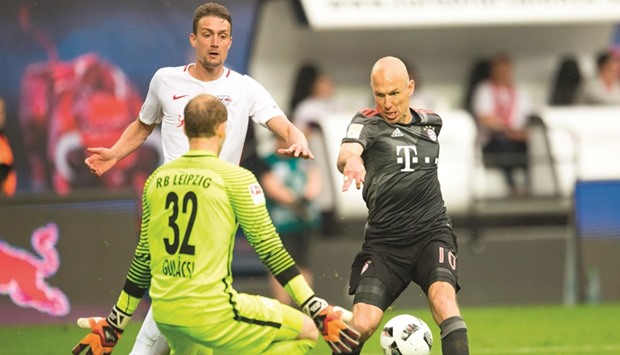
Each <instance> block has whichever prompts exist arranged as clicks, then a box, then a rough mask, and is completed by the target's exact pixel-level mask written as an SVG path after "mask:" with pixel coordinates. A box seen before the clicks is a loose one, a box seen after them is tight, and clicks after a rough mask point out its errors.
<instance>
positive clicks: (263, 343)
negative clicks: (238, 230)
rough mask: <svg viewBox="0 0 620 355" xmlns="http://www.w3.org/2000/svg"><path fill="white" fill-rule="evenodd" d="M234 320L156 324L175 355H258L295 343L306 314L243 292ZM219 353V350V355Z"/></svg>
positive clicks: (271, 300)
mask: <svg viewBox="0 0 620 355" xmlns="http://www.w3.org/2000/svg"><path fill="white" fill-rule="evenodd" d="M237 301H238V303H237V304H236V307H235V308H236V309H238V313H237V314H236V316H235V318H234V319H232V318H231V319H228V320H222V321H221V322H218V323H216V324H208V323H212V322H206V323H207V324H205V325H204V326H192V327H185V326H178V325H170V324H164V323H159V322H158V323H157V327H158V328H159V330H160V331H161V332H162V334H163V335H164V336H165V337H166V339H167V340H168V344H169V345H170V347H171V349H172V354H183V355H186V354H192V355H210V354H213V352H212V351H211V350H210V349H217V350H224V351H225V352H227V353H228V352H230V353H231V354H259V353H262V352H263V351H264V350H265V349H267V347H269V345H270V344H271V343H272V342H276V341H285V340H293V339H295V338H297V336H298V335H299V333H300V332H301V329H302V325H303V320H304V314H303V313H301V312H300V311H298V310H296V309H294V308H292V307H290V306H287V305H283V304H281V303H280V302H278V301H277V300H275V299H271V298H267V297H263V296H257V295H250V294H245V293H240V294H239V297H238V298H237ZM217 353H218V352H217V351H216V354H217Z"/></svg>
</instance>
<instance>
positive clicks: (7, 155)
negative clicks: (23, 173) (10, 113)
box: [0, 97, 17, 199]
mask: <svg viewBox="0 0 620 355" xmlns="http://www.w3.org/2000/svg"><path fill="white" fill-rule="evenodd" d="M5 122H6V106H5V101H4V99H3V98H2V97H0V199H2V198H4V197H12V196H13V195H14V194H15V188H16V187H17V176H16V174H15V169H14V168H13V151H12V150H11V145H10V144H9V139H8V138H7V136H6V135H5V134H4V123H5Z"/></svg>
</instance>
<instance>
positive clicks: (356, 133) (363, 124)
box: [342, 113, 376, 150]
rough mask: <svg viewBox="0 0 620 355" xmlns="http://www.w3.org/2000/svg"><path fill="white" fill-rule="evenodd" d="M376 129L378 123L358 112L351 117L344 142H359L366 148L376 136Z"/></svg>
mask: <svg viewBox="0 0 620 355" xmlns="http://www.w3.org/2000/svg"><path fill="white" fill-rule="evenodd" d="M375 131H376V125H375V124H373V122H372V121H371V120H370V119H369V118H366V117H364V116H362V115H361V114H360V113H358V114H357V115H355V116H354V117H353V119H351V123H349V126H348V127H347V132H346V135H345V136H344V138H343V139H342V143H353V142H355V143H359V144H361V145H362V147H364V150H366V149H367V148H368V146H370V145H371V144H372V141H373V139H374V138H375V137H376V133H375Z"/></svg>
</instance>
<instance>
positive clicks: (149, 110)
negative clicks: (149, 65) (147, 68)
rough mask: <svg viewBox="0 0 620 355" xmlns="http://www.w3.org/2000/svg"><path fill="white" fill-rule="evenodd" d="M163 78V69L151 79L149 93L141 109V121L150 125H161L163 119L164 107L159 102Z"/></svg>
mask: <svg viewBox="0 0 620 355" xmlns="http://www.w3.org/2000/svg"><path fill="white" fill-rule="evenodd" d="M161 77H162V69H159V70H158V71H157V72H155V75H153V78H152V79H151V83H150V84H149V91H148V93H147V94H146V98H145V99H144V103H143V104H142V108H141V109H140V121H142V122H143V123H145V124H148V125H153V124H159V123H160V122H161V120H162V119H163V111H162V105H161V101H160V100H159V91H160V89H161V82H162V79H161Z"/></svg>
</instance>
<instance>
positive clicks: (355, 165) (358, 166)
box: [342, 156, 366, 191]
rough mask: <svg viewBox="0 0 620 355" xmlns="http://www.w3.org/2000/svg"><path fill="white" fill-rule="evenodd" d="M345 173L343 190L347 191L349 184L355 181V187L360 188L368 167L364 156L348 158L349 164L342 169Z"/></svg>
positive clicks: (343, 173)
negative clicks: (363, 158)
mask: <svg viewBox="0 0 620 355" xmlns="http://www.w3.org/2000/svg"><path fill="white" fill-rule="evenodd" d="M342 175H344V178H343V183H342V191H347V190H348V189H349V186H351V184H352V183H353V182H354V181H355V187H356V188H357V189H358V190H359V189H360V188H362V184H363V183H364V182H365V179H366V168H365V167H364V161H363V160H362V157H358V156H354V157H350V158H349V159H348V160H347V164H346V165H345V166H344V169H343V170H342Z"/></svg>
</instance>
